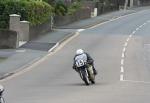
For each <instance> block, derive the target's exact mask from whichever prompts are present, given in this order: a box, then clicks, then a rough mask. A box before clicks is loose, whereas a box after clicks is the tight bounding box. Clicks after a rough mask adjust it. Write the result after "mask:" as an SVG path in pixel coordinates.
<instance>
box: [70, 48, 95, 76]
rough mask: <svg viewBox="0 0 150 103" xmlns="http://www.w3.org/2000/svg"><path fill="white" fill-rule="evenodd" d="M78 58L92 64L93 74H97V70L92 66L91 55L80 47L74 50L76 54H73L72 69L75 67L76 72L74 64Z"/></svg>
mask: <svg viewBox="0 0 150 103" xmlns="http://www.w3.org/2000/svg"><path fill="white" fill-rule="evenodd" d="M78 58H83V59H84V60H85V61H87V63H88V64H89V65H91V66H92V68H93V72H94V75H97V71H96V69H95V67H94V60H93V59H92V58H91V56H90V55H89V54H88V53H86V52H84V50H82V49H77V50H76V55H75V56H74V63H73V69H75V70H76V71H77V72H78V70H77V67H76V64H75V63H76V60H77V59H78Z"/></svg>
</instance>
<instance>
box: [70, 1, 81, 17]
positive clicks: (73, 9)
mask: <svg viewBox="0 0 150 103" xmlns="http://www.w3.org/2000/svg"><path fill="white" fill-rule="evenodd" d="M81 7H82V4H81V2H78V1H76V2H73V3H72V4H71V5H69V7H68V14H69V15H72V14H74V13H75V12H76V11H78V10H80V9H81Z"/></svg>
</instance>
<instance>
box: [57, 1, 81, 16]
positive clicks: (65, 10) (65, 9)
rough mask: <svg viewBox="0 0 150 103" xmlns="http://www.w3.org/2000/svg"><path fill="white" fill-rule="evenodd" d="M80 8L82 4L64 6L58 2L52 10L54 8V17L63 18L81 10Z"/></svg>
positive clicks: (77, 2) (76, 2)
mask: <svg viewBox="0 0 150 103" xmlns="http://www.w3.org/2000/svg"><path fill="white" fill-rule="evenodd" d="M81 7H82V4H81V2H79V1H75V2H73V3H71V4H70V5H66V4H65V3H64V2H62V1H58V2H56V3H55V7H54V8H55V14H56V15H61V16H65V15H72V14H73V13H75V12H76V11H77V10H79V9H81Z"/></svg>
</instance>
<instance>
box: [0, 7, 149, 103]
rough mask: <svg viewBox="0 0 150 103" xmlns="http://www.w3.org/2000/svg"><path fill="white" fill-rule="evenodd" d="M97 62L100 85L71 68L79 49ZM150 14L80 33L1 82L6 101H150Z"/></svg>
mask: <svg viewBox="0 0 150 103" xmlns="http://www.w3.org/2000/svg"><path fill="white" fill-rule="evenodd" d="M78 48H82V49H84V50H85V51H87V52H88V53H90V54H91V56H92V57H93V58H94V60H95V67H96V69H97V70H98V75H97V77H96V84H95V85H90V86H85V85H84V83H83V82H82V81H81V79H80V77H79V75H78V74H77V73H76V72H75V71H73V69H72V62H73V61H72V60H73V56H74V54H75V51H76V49H78ZM149 62H150V10H144V11H141V12H138V13H134V14H131V15H128V16H124V17H121V18H118V19H114V20H111V21H109V22H106V23H103V24H100V25H96V26H94V27H92V28H89V29H85V30H84V31H82V32H79V33H77V34H76V35H75V36H74V37H72V38H70V39H68V40H67V41H66V42H64V43H63V44H62V45H61V46H60V47H59V48H57V50H56V51H55V52H53V53H50V54H49V55H48V56H47V57H45V58H44V59H42V60H41V61H39V62H38V63H36V64H34V65H32V66H31V67H29V68H27V69H26V70H24V71H22V72H19V73H18V74H16V75H14V76H12V77H9V78H7V79H6V80H3V81H1V83H2V85H4V86H5V93H4V97H5V99H6V102H7V103H142V102H143V103H149V101H150V64H149Z"/></svg>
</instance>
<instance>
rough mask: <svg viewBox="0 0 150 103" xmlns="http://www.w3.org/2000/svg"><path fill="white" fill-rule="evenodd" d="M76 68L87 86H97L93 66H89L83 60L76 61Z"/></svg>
mask: <svg viewBox="0 0 150 103" xmlns="http://www.w3.org/2000/svg"><path fill="white" fill-rule="evenodd" d="M76 67H77V71H78V73H79V75H80V77H81V79H82V80H83V81H84V82H85V84H86V85H90V82H91V83H92V84H95V75H94V71H93V67H92V65H89V64H88V63H87V62H84V61H83V60H78V61H76Z"/></svg>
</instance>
